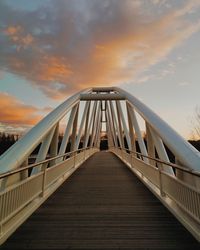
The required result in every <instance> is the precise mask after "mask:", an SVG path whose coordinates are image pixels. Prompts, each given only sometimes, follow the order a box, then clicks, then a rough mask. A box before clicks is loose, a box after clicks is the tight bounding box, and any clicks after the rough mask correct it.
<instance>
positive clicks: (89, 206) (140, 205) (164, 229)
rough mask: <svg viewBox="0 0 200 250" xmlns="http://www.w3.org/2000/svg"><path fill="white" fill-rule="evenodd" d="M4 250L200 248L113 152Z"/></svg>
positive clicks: (92, 164)
mask: <svg viewBox="0 0 200 250" xmlns="http://www.w3.org/2000/svg"><path fill="white" fill-rule="evenodd" d="M0 249H20V250H22V249H40V250H42V249H57V250H59V249H181V250H182V249H192V250H194V249H200V245H199V243H197V241H196V240H195V239H194V238H193V237H192V236H191V235H190V234H189V233H188V232H187V231H186V230H185V228H184V227H183V226H182V225H181V224H180V223H179V222H178V221H177V220H176V219H175V218H174V217H173V216H172V215H171V214H170V212H168V211H167V209H166V208H165V207H164V206H163V205H162V204H161V203H160V202H159V200H158V199H157V198H156V197H154V195H153V194H152V193H151V192H150V191H149V190H148V189H147V188H146V187H145V186H144V185H143V184H142V183H141V182H140V181H139V180H138V179H137V177H135V176H134V174H133V173H132V172H131V171H130V170H129V169H128V168H126V167H125V166H124V164H123V163H122V162H121V161H120V160H119V159H118V158H117V157H116V156H115V155H113V154H112V153H109V152H99V153H96V154H95V155H94V156H92V157H91V158H90V159H88V160H87V161H86V162H85V163H84V164H83V165H82V166H81V167H80V168H79V170H77V171H76V172H75V173H74V174H73V175H72V176H71V177H70V178H69V179H68V180H67V181H66V182H65V183H64V184H63V185H62V186H61V187H60V188H59V189H58V190H57V191H56V192H55V193H54V194H53V195H52V196H51V197H50V198H49V199H48V200H47V201H46V202H45V204H43V205H42V206H41V207H40V208H39V209H38V210H37V211H36V212H35V213H34V214H33V215H32V216H31V217H30V218H29V219H28V220H27V221H26V222H25V223H24V224H23V225H22V226H21V227H20V228H19V229H18V230H17V231H16V232H15V233H14V234H13V235H12V236H11V237H10V238H9V239H8V241H7V242H6V243H4V245H2V247H0Z"/></svg>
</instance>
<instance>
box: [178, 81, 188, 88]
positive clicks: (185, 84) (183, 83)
mask: <svg viewBox="0 0 200 250" xmlns="http://www.w3.org/2000/svg"><path fill="white" fill-rule="evenodd" d="M178 85H179V86H180V87H185V86H188V85H190V83H189V82H179V83H178Z"/></svg>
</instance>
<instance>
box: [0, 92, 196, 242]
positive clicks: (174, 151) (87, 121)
mask: <svg viewBox="0 0 200 250" xmlns="http://www.w3.org/2000/svg"><path fill="white" fill-rule="evenodd" d="M103 142H104V143H103ZM102 147H107V150H109V151H112V152H113V153H114V154H116V155H117V156H118V157H119V158H120V159H121V160H122V161H124V162H125V163H126V165H127V166H128V167H129V168H130V169H131V170H132V171H133V172H134V174H136V175H137V176H138V178H140V179H141V180H142V181H143V182H144V184H145V185H146V186H147V187H148V188H149V189H150V190H151V191H152V192H153V193H154V194H155V195H156V196H157V197H158V198H159V199H160V200H161V202H162V203H163V204H164V205H165V206H166V207H167V208H168V209H169V210H170V211H171V212H172V213H173V214H174V215H175V216H176V217H177V219H179V220H180V221H181V223H182V224H183V225H184V226H185V227H186V228H187V229H188V230H189V231H190V232H191V233H192V234H193V235H194V236H195V237H196V238H197V239H198V240H200V153H199V152H198V151H197V150H196V149H195V148H193V147H192V146H191V145H190V144H189V143H188V142H187V141H186V140H184V139H183V138H182V137H181V136H180V135H178V134H177V133H176V132H175V131H174V130H173V129H172V128H171V127H170V126H169V125H168V124H167V123H166V122H165V121H163V120H162V119H161V118H160V117H159V116H158V115H156V114H155V113H154V112H153V111H152V110H151V109H149V108H148V107H147V106H146V105H144V104H143V103H142V102H141V101H140V100H138V99H137V98H135V97H134V96H132V95H130V94H129V93H127V92H126V91H124V90H122V89H120V88H117V87H111V88H110V87H108V88H105V87H103V88H90V89H86V90H84V91H81V92H79V93H77V94H75V95H73V96H71V97H70V98H69V99H67V100H66V101H65V102H63V103H62V104H61V105H60V106H58V107H57V108H56V109H55V110H53V111H52V112H51V113H50V114H48V115H47V116H46V117H45V118H44V119H43V120H41V121H40V122H39V123H38V124H37V125H36V126H35V127H33V128H32V129H31V130H30V131H29V132H28V133H27V134H26V135H24V136H23V137H22V138H21V139H20V140H19V141H18V142H16V143H15V144H14V145H13V146H12V147H11V148H10V149H9V150H7V151H6V152H5V153H4V154H3V155H2V156H1V158H0V209H1V210H0V211H1V214H0V242H3V241H5V240H6V239H7V238H8V237H9V235H10V234H12V232H13V231H14V230H15V229H16V228H17V227H18V226H19V225H20V224H21V223H22V222H23V221H24V220H25V219H26V218H27V217H28V216H29V215H30V214H31V213H32V212H33V211H35V209H37V207H39V206H40V205H41V204H42V203H43V202H44V201H45V200H46V199H47V198H48V197H49V195H51V194H52V193H53V192H54V191H55V190H56V189H57V188H58V187H59V186H60V185H61V184H62V183H63V182H64V181H65V180H66V179H67V178H68V177H69V176H70V175H71V174H72V173H73V172H74V171H75V170H76V169H77V168H78V167H79V166H80V165H81V164H82V162H84V161H85V160H86V159H87V158H88V157H90V156H91V155H92V154H94V153H96V152H98V151H99V150H100V149H101V148H102Z"/></svg>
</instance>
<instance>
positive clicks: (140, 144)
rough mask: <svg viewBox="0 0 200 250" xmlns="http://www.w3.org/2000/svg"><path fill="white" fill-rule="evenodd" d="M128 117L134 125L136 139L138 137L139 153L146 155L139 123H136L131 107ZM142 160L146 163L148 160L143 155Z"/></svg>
mask: <svg viewBox="0 0 200 250" xmlns="http://www.w3.org/2000/svg"><path fill="white" fill-rule="evenodd" d="M128 105H129V104H128ZM130 118H131V122H132V124H133V126H134V129H135V133H136V135H137V139H138V144H139V147H140V151H141V153H142V154H143V155H145V156H148V153H147V149H146V146H145V144H144V140H143V138H142V135H141V131H140V128H139V125H138V122H137V118H136V114H135V110H134V109H133V108H130ZM144 161H145V162H146V163H148V162H149V161H148V159H147V158H145V157H144Z"/></svg>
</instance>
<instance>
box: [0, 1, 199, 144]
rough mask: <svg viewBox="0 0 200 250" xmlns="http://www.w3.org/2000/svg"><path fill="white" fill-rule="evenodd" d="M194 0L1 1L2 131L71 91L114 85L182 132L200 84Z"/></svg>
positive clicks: (26, 122) (32, 120) (40, 113)
mask: <svg viewBox="0 0 200 250" xmlns="http://www.w3.org/2000/svg"><path fill="white" fill-rule="evenodd" d="M199 10H200V2H199V1H197V0H184V1H178V0H176V1H173V2H172V1H167V0H151V1H147V0H141V1H137V0H136V1H131V0H126V1H120V0H117V1H112V0H110V1H106V0H102V1H98V0H94V1H91V0H68V1H65V0H60V1H52V0H44V1H42V3H41V1H39V0H36V1H34V2H30V1H29V2H27V1H25V0H19V1H17V3H16V1H14V0H7V1H6V0H5V1H1V2H0V30H1V33H0V41H1V48H0V55H1V57H0V105H1V110H0V117H1V119H0V132H6V133H14V132H16V133H25V132H26V131H27V129H30V128H31V127H32V126H34V125H35V124H36V123H37V122H38V121H39V120H40V119H42V118H43V117H44V116H46V115H47V114H48V113H49V112H50V111H51V110H53V109H54V108H55V107H57V106H58V105H59V104H60V103H62V102H63V101H64V100H65V99H67V98H68V97H69V96H71V95H72V94H73V93H75V92H77V91H79V90H81V89H84V88H87V87H96V86H105V85H106V86H118V87H120V88H122V89H124V90H126V91H128V92H129V93H131V94H132V95H134V96H135V97H137V98H138V99H139V100H141V101H142V102H143V103H144V104H146V105H147V106H148V107H149V108H151V109H152V110H153V111H154V112H155V113H157V114H158V115H159V116H160V117H161V118H162V119H163V120H164V121H166V122H167V123H168V124H169V125H170V126H171V127H172V128H173V129H174V130H175V131H177V132H178V133H179V134H180V135H182V136H183V137H184V138H185V139H187V140H188V139H192V129H193V127H192V124H191V120H192V118H193V116H194V112H195V107H197V106H198V105H200V104H199V91H200V84H199V81H200V74H199V61H200V54H199V53H198V52H199V49H200V11H199Z"/></svg>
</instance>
